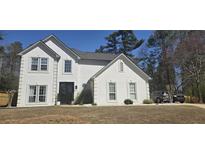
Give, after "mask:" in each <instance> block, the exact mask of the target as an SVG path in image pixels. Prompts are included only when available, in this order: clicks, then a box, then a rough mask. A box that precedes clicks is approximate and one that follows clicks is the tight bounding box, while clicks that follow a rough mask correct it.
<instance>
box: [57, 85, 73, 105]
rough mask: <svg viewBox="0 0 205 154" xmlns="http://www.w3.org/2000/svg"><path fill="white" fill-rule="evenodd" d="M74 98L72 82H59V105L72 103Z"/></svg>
mask: <svg viewBox="0 0 205 154" xmlns="http://www.w3.org/2000/svg"><path fill="white" fill-rule="evenodd" d="M73 100H74V82H60V83H59V101H60V103H61V105H65V104H72V101H73Z"/></svg>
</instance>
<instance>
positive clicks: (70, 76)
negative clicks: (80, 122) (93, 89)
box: [46, 41, 79, 98]
mask: <svg viewBox="0 0 205 154" xmlns="http://www.w3.org/2000/svg"><path fill="white" fill-rule="evenodd" d="M46 45H47V46H49V47H50V48H51V49H53V50H54V51H55V52H56V53H57V54H58V55H59V56H60V57H61V58H60V60H59V62H58V75H57V85H56V86H57V90H56V92H57V93H59V83H60V82H74V87H75V86H78V84H77V83H78V80H77V76H78V69H79V68H78V63H77V61H76V59H74V58H73V57H71V56H69V55H68V54H67V53H65V51H63V50H62V49H61V48H59V47H58V46H57V45H56V44H55V43H53V42H52V41H48V42H46ZM65 60H71V61H72V62H71V63H72V64H71V67H72V69H71V70H72V72H71V73H64V61H65ZM77 93H78V90H77V89H75V88H74V98H76V96H77Z"/></svg>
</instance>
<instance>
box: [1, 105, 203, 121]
mask: <svg viewBox="0 0 205 154" xmlns="http://www.w3.org/2000/svg"><path fill="white" fill-rule="evenodd" d="M0 123H12V124H13V123H14V124H16V123H26V124H31V123H74V124H77V123H94V124H107V123H108V124H127V123H128V124H178V123H179V124H180V123H185V124H186V123H187V124H189V123H205V109H202V108H199V107H194V106H191V105H147V106H143V105H142V106H112V107H98V106H93V107H65V106H53V107H34V108H14V109H6V108H4V109H3V108H0Z"/></svg>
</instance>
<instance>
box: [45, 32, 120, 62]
mask: <svg viewBox="0 0 205 154" xmlns="http://www.w3.org/2000/svg"><path fill="white" fill-rule="evenodd" d="M49 40H51V41H53V42H54V43H55V44H56V45H57V46H58V47H60V48H61V49H62V50H63V51H65V52H66V53H67V54H69V53H72V54H73V55H75V56H76V57H77V58H79V59H82V60H105V61H111V60H113V59H115V57H116V56H117V55H114V54H110V53H96V52H83V51H80V50H78V49H74V48H70V47H68V46H67V45H66V44H64V43H63V42H62V41H61V40H60V39H58V38H57V37H56V36H55V35H50V36H48V37H47V38H45V39H44V40H43V42H45V43H46V42H47V41H49Z"/></svg>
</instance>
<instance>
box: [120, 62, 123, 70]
mask: <svg viewBox="0 0 205 154" xmlns="http://www.w3.org/2000/svg"><path fill="white" fill-rule="evenodd" d="M123 71H124V66H123V62H122V61H121V62H120V72H123Z"/></svg>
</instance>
